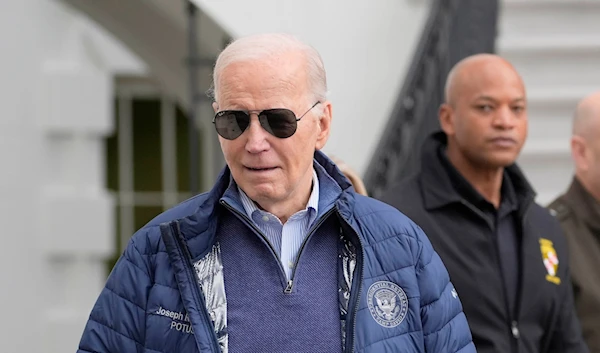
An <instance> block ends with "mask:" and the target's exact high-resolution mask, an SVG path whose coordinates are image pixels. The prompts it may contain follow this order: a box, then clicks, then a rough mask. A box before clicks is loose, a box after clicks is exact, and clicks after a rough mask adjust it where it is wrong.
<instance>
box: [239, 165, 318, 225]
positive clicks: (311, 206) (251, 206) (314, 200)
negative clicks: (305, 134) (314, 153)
mask: <svg viewBox="0 0 600 353" xmlns="http://www.w3.org/2000/svg"><path fill="white" fill-rule="evenodd" d="M312 174H313V180H312V181H313V183H312V191H311V193H310V197H309V198H308V203H307V204H306V208H305V209H304V211H310V210H312V211H311V212H310V223H309V224H312V222H313V221H314V220H315V218H316V217H317V214H318V211H319V178H318V177H317V172H316V171H315V170H314V168H313V172H312ZM237 188H238V192H239V194H240V200H241V201H242V205H243V206H244V210H245V211H246V214H247V215H248V217H249V218H250V219H252V215H253V214H254V212H265V211H262V210H260V209H259V208H258V206H257V205H256V203H255V202H254V201H252V200H251V199H250V198H249V197H248V195H246V193H245V192H244V190H242V189H241V188H240V187H239V186H238V187H237Z"/></svg>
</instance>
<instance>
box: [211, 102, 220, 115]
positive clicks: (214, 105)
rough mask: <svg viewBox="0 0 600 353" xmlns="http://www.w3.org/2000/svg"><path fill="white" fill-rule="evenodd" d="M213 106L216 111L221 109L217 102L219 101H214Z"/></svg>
mask: <svg viewBox="0 0 600 353" xmlns="http://www.w3.org/2000/svg"><path fill="white" fill-rule="evenodd" d="M212 108H213V110H214V111H215V113H216V112H218V111H219V105H218V104H217V102H213V103H212Z"/></svg>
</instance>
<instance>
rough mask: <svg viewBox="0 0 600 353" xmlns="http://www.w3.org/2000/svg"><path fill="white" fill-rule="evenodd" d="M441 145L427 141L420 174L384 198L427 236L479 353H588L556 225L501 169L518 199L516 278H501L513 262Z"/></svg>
mask: <svg viewBox="0 0 600 353" xmlns="http://www.w3.org/2000/svg"><path fill="white" fill-rule="evenodd" d="M445 145H446V137H445V135H444V134H443V133H436V134H434V135H432V136H431V137H430V138H429V139H428V140H427V141H426V142H425V145H424V146H423V156H422V157H423V158H422V168H421V171H420V172H419V173H418V174H417V175H416V176H415V177H412V178H409V179H407V180H406V181H404V182H402V183H401V184H399V185H396V186H394V187H392V188H391V189H390V190H388V191H387V192H386V193H384V195H385V196H384V197H383V198H382V200H383V201H384V202H386V203H388V204H390V205H392V206H395V207H396V208H398V209H399V210H400V211H402V212H403V213H405V214H406V215H407V216H409V217H410V218H411V219H412V220H413V221H415V223H417V224H418V225H419V226H420V227H421V228H423V230H424V231H425V233H426V234H427V235H428V237H429V239H430V240H431V242H432V244H433V246H434V249H435V250H436V251H437V252H438V254H439V255H440V257H441V258H442V260H443V262H444V264H445V265H446V267H447V269H448V272H449V273H450V278H451V280H452V282H453V283H454V285H455V287H456V289H457V291H458V295H459V296H460V298H461V300H462V303H463V306H464V312H465V314H466V316H467V320H468V321H469V326H470V328H471V332H472V334H473V342H474V343H475V346H476V348H477V351H478V352H479V353H492V352H493V353H517V352H518V353H580V352H588V349H587V347H586V346H585V343H584V341H583V338H582V335H581V328H580V325H579V321H578V319H577V317H576V313H575V309H574V304H573V293H572V287H571V283H570V282H571V280H570V274H569V266H568V263H569V260H568V251H567V244H566V240H565V239H564V236H563V234H562V231H561V228H560V225H559V224H558V222H557V221H556V219H555V218H554V217H552V215H550V213H549V212H548V211H547V210H546V209H545V208H543V207H541V206H539V205H538V204H536V203H535V202H534V198H535V193H534V191H533V189H532V188H531V187H530V185H529V183H528V182H527V180H526V179H525V177H524V175H523V174H522V173H521V171H520V170H519V168H518V167H517V166H516V165H513V166H510V167H508V168H506V169H505V179H506V178H508V179H509V180H510V182H511V184H512V188H513V190H514V194H515V195H516V199H517V200H516V201H517V207H516V211H515V212H516V213H515V216H516V217H515V224H516V227H517V233H516V234H517V236H516V240H517V242H518V247H517V249H520V251H518V252H520V253H519V254H514V258H513V259H512V260H513V261H516V262H517V264H518V265H519V267H518V268H519V271H518V274H514V273H509V274H506V273H504V274H503V273H502V272H503V271H502V268H503V266H501V264H502V260H504V261H511V259H510V258H509V259H505V258H502V259H501V258H500V256H499V253H500V252H499V250H498V246H497V244H498V243H497V241H496V236H497V234H496V230H495V229H494V224H493V222H490V221H489V219H487V218H486V215H485V214H484V213H483V212H481V210H480V209H479V208H477V207H475V206H474V205H473V204H471V203H470V202H468V201H467V200H466V199H465V198H463V197H461V195H460V194H459V193H458V192H457V187H456V185H455V184H456V183H455V182H453V179H452V178H451V177H450V175H449V171H448V168H447V167H445V166H444V164H443V163H444V161H443V158H444V153H445ZM473 190H474V189H473ZM490 223H491V224H490ZM500 241H502V240H501V239H500ZM556 259H558V263H556ZM504 268H506V266H504ZM514 268H517V267H516V266H514ZM505 272H506V270H505ZM511 275H512V276H514V275H516V276H518V279H517V282H516V283H518V285H517V288H516V298H515V301H516V302H515V305H514V309H513V310H510V309H509V307H510V306H509V300H508V298H507V297H508V295H507V289H506V280H505V278H506V277H510V276H511Z"/></svg>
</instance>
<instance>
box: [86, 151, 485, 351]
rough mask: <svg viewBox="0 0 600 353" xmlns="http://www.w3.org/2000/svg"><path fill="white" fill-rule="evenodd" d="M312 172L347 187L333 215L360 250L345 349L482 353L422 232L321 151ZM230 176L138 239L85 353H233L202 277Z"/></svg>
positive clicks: (352, 276) (96, 318) (100, 305)
mask: <svg viewBox="0 0 600 353" xmlns="http://www.w3.org/2000/svg"><path fill="white" fill-rule="evenodd" d="M315 168H319V170H320V172H321V173H327V174H328V175H329V176H330V177H331V178H332V179H333V180H335V181H336V182H337V183H338V184H339V186H340V187H341V189H342V192H341V193H340V195H339V198H338V201H337V202H336V203H335V205H332V211H333V212H334V213H337V214H338V216H339V219H340V222H341V224H342V228H343V233H344V236H346V235H347V237H348V238H349V239H354V241H352V244H355V245H356V246H354V247H353V246H350V248H351V249H354V250H353V251H354V254H350V256H346V257H344V256H340V258H342V259H345V260H344V261H354V263H352V264H351V266H345V268H350V269H352V271H353V272H351V273H349V274H348V276H349V282H347V283H346V284H349V286H347V287H348V296H340V298H342V297H346V298H349V299H347V300H346V302H345V303H342V302H340V308H341V310H342V313H341V314H343V315H342V316H341V317H342V322H341V325H342V326H341V327H342V329H344V332H345V334H344V335H343V340H344V342H343V343H344V347H345V351H346V352H428V353H432V352H438V353H453V352H461V353H467V352H475V347H474V346H473V343H472V341H471V333H470V331H469V326H468V324H467V320H466V317H465V315H464V314H463V312H462V305H461V302H460V299H459V298H458V294H457V293H456V291H455V290H454V287H453V286H452V284H451V283H450V280H449V276H448V273H447V271H446V269H445V267H444V265H443V264H442V261H441V260H440V258H439V257H438V255H437V254H436V253H435V252H434V250H433V248H432V246H431V244H430V243H429V240H428V239H427V237H426V236H425V234H424V233H423V232H422V230H421V229H420V228H419V227H418V226H417V225H415V224H414V223H413V222H412V221H410V220H409V219H408V218H407V217H405V216H404V215H402V214H401V213H399V212H398V211H397V210H396V209H394V208H392V207H390V206H388V205H386V204H383V203H381V202H379V201H376V200H374V199H371V198H367V197H364V196H361V195H358V194H356V193H355V192H354V190H353V188H352V187H351V185H350V184H349V182H348V180H347V179H346V178H345V177H344V176H343V174H341V173H340V171H339V170H338V169H337V168H336V167H335V165H334V164H333V163H332V162H331V161H330V160H329V159H327V157H325V156H324V155H323V154H322V153H320V152H317V153H316V154H315ZM230 178H231V176H230V173H229V170H228V169H225V170H224V171H223V173H222V174H221V176H220V177H219V180H218V181H217V183H216V185H215V187H214V188H213V189H212V190H211V191H210V192H208V193H205V194H202V195H199V196H196V197H194V198H192V199H190V200H188V201H186V202H184V203H182V204H180V205H179V206H177V207H175V208H173V209H171V210H169V211H167V212H165V213H163V214H161V215H159V216H158V217H157V218H156V219H154V220H153V221H151V222H150V223H149V224H148V225H146V226H145V227H143V228H142V229H140V230H139V231H138V232H137V233H136V234H135V235H134V236H133V238H132V239H131V241H130V243H129V245H128V246H127V248H126V249H125V252H124V253H123V255H122V256H121V258H120V259H119V261H118V262H117V264H116V265H115V268H114V269H113V271H112V273H111V274H110V276H109V278H108V281H107V283H106V286H105V288H104V290H103V291H102V293H101V294H100V297H99V298H98V300H97V302H96V304H95V306H94V308H93V310H92V312H91V315H90V318H89V321H88V323H87V325H86V327H85V330H84V333H83V337H82V339H81V342H80V345H79V350H78V352H80V353H84V352H90V353H91V352H94V353H105V352H106V353H108V352H111V353H116V352H139V353H142V352H144V353H151V352H152V353H156V352H164V353H167V352H169V353H171V352H190V353H193V352H199V353H205V352H206V353H208V352H219V351H225V350H227V349H226V347H227V344H226V343H224V340H226V327H223V325H221V324H220V323H219V322H220V321H221V320H219V318H218V317H217V316H216V315H215V311H214V305H213V306H211V303H210V301H208V300H205V299H206V297H207V296H206V293H207V292H206V288H204V287H203V286H202V284H203V283H205V282H202V281H200V280H199V278H200V276H199V275H198V271H205V272H204V273H211V274H214V273H217V274H218V271H217V270H218V266H215V265H210V264H213V263H218V257H215V254H216V252H215V246H216V245H217V244H215V243H216V235H215V229H216V228H217V222H218V220H219V214H220V213H221V212H228V211H227V210H226V209H225V208H224V207H222V206H221V205H220V204H219V201H220V199H221V197H222V195H223V193H224V192H225V190H226V189H227V187H228V186H229V184H230ZM328 215H331V212H328ZM341 248H342V247H341ZM348 248H349V247H348V246H347V247H346V249H348ZM207 259H208V260H207ZM215 259H216V261H215ZM340 261H341V260H340ZM207 264H208V265H207ZM211 266H212V267H211ZM199 268H203V269H204V270H199ZM346 278H348V277H346ZM346 281H348V280H346ZM214 283H218V281H215V282H214ZM210 287H213V286H212V285H211V286H210ZM216 287H218V286H216ZM343 287H344V286H343V284H341V286H340V290H342V289H343ZM216 290H218V288H217V289H216ZM225 296H226V295H225ZM211 297H212V296H211ZM340 300H342V299H340ZM211 301H214V300H211ZM212 304H214V303H212ZM253 319H256V318H253ZM257 322H258V323H259V322H260V321H257ZM224 332H225V334H224Z"/></svg>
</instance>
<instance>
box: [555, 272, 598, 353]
mask: <svg viewBox="0 0 600 353" xmlns="http://www.w3.org/2000/svg"><path fill="white" fill-rule="evenodd" d="M565 262H566V263H568V261H565ZM570 271H571V270H570V268H569V267H568V265H567V270H566V275H565V277H564V279H563V280H564V282H563V283H562V284H561V287H562V293H561V294H562V295H561V297H562V299H561V308H560V313H559V318H558V322H557V324H556V326H555V328H554V331H553V332H552V338H551V339H550V347H549V349H548V350H547V352H548V353H588V352H589V350H588V347H587V345H586V344H585V341H584V339H583V335H582V333H581V325H580V323H579V319H578V318H577V312H576V309H575V302H574V299H573V286H572V285H571V273H570Z"/></svg>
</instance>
